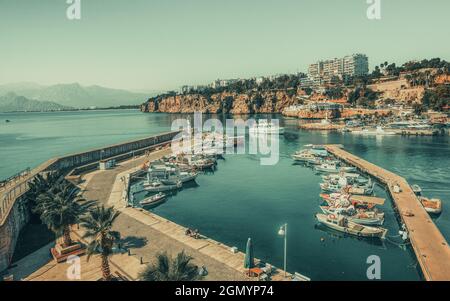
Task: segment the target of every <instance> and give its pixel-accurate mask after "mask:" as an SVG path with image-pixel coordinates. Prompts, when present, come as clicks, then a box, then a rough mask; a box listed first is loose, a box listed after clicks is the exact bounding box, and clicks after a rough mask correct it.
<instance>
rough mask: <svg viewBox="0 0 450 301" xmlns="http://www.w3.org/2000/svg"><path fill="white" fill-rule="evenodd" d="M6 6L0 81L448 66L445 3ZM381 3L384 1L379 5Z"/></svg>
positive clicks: (128, 81) (22, 2) (203, 1)
mask: <svg viewBox="0 0 450 301" xmlns="http://www.w3.org/2000/svg"><path fill="white" fill-rule="evenodd" d="M80 1H81V19H80V20H72V21H71V20H68V19H67V17H66V10H67V8H68V6H69V5H68V4H67V3H66V0H39V1H36V0H0V85H1V84H7V83H14V82H36V83H40V84H45V85H48V84H56V83H73V82H78V83H81V84H83V85H93V84H96V85H102V86H106V87H111V88H124V89H129V90H145V91H151V90H169V89H176V88H179V87H180V86H181V85H184V84H206V83H209V82H212V81H213V80H215V79H218V78H221V79H226V78H248V77H253V76H266V75H271V74H279V73H294V72H297V71H300V72H306V71H307V66H308V64H310V63H313V62H315V61H317V60H319V59H327V58H334V57H342V56H345V55H348V54H352V53H364V54H366V55H367V56H368V57H369V65H370V68H371V69H373V67H374V66H375V65H378V64H380V63H382V62H384V61H388V62H396V63H397V64H402V63H404V62H406V61H409V60H413V59H423V58H433V57H441V58H443V59H446V60H450V38H449V37H450V26H449V25H448V12H449V11H450V1H448V0H428V1H425V0H380V1H381V19H380V20H369V19H368V18H367V14H366V11H367V8H368V7H369V4H367V3H366V1H367V0H258V1H256V0H220V1H219V0H132V1H130V0H80ZM373 1H378V0H373Z"/></svg>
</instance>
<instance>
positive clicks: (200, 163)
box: [192, 159, 216, 170]
mask: <svg viewBox="0 0 450 301" xmlns="http://www.w3.org/2000/svg"><path fill="white" fill-rule="evenodd" d="M215 165H216V163H215V162H214V161H212V160H208V159H200V160H196V161H194V162H192V166H194V167H195V168H196V169H199V170H205V169H213V168H214V166H215Z"/></svg>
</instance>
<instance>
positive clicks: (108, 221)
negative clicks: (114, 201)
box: [81, 205, 120, 281]
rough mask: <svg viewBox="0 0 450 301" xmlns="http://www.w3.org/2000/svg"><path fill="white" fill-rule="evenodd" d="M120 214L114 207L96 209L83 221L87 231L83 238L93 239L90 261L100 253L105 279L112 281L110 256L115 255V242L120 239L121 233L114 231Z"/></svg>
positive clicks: (89, 254) (89, 251) (89, 249)
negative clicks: (114, 225) (113, 228)
mask: <svg viewBox="0 0 450 301" xmlns="http://www.w3.org/2000/svg"><path fill="white" fill-rule="evenodd" d="M119 214H120V212H118V211H116V210H114V208H113V207H105V206H104V205H102V206H101V207H96V208H94V209H92V210H90V211H89V213H88V215H87V216H86V217H84V218H82V219H81V222H82V223H81V226H82V227H84V228H85V229H86V233H85V234H84V236H83V238H88V239H91V241H90V242H89V244H88V247H87V254H88V260H89V258H90V257H91V256H92V255H93V254H97V253H100V255H101V257H102V274H103V279H104V280H106V281H109V280H111V279H112V276H111V271H110V268H109V256H111V255H112V253H113V250H112V249H113V245H114V242H115V241H117V240H118V239H120V233H119V232H117V231H112V227H113V224H114V220H115V219H116V218H117V217H118V216H119Z"/></svg>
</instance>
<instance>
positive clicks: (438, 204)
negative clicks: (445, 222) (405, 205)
mask: <svg viewBox="0 0 450 301" xmlns="http://www.w3.org/2000/svg"><path fill="white" fill-rule="evenodd" d="M419 201H420V203H421V204H422V206H423V208H424V209H425V211H426V212H428V213H431V214H440V213H441V212H442V201H441V200H440V199H429V198H426V197H419Z"/></svg>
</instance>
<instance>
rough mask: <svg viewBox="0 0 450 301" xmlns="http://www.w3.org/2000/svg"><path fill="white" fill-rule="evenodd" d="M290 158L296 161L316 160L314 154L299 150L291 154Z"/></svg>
mask: <svg viewBox="0 0 450 301" xmlns="http://www.w3.org/2000/svg"><path fill="white" fill-rule="evenodd" d="M292 159H294V161H297V162H312V161H315V160H316V156H314V155H313V154H311V153H309V152H301V153H295V154H293V155H292Z"/></svg>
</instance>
